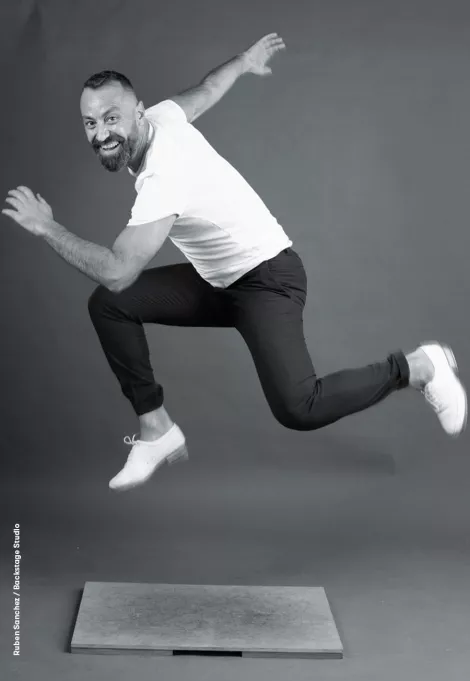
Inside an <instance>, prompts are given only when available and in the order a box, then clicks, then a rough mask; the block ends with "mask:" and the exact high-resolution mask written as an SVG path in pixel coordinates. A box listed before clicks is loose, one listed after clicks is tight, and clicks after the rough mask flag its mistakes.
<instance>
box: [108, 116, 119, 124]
mask: <svg viewBox="0 0 470 681" xmlns="http://www.w3.org/2000/svg"><path fill="white" fill-rule="evenodd" d="M108 121H111V123H114V122H115V121H117V116H109V118H108Z"/></svg>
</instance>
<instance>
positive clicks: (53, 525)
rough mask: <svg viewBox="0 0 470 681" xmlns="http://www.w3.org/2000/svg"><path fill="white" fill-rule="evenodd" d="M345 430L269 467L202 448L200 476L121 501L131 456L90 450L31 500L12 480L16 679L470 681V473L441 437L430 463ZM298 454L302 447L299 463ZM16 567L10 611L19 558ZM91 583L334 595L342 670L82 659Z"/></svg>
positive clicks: (159, 482) (266, 662)
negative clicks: (119, 466) (313, 589)
mask: <svg viewBox="0 0 470 681" xmlns="http://www.w3.org/2000/svg"><path fill="white" fill-rule="evenodd" d="M359 418H360V419H362V418H363V417H359ZM427 423H428V425H429V422H428V421H427ZM356 424H357V425H360V421H358V422H356ZM347 431H348V428H343V429H342V426H338V427H337V428H336V429H335V430H331V429H330V431H329V432H327V431H324V432H323V433H317V434H316V436H315V437H316V440H315V442H316V451H315V454H314V455H311V456H310V457H309V456H308V452H307V450H306V447H305V444H306V442H307V440H306V439H305V435H304V434H298V435H297V436H295V435H292V434H289V433H288V432H287V431H286V433H285V434H284V433H283V431H281V432H280V434H279V436H278V437H277V438H273V439H272V441H271V442H270V443H269V444H270V451H266V452H265V453H262V454H258V455H257V456H256V457H254V458H253V457H251V456H250V455H249V453H248V452H247V451H246V450H245V451H243V449H242V443H243V441H244V437H245V436H240V438H239V441H238V442H237V439H235V440H234V441H233V442H232V443H231V445H229V443H225V444H226V446H225V448H222V446H216V447H215V448H214V453H205V452H204V450H203V449H202V448H201V449H200V450H199V451H198V447H197V446H195V447H194V448H193V456H192V457H191V459H190V461H189V462H188V463H185V464H182V465H181V466H175V467H173V468H171V469H170V468H166V469H163V470H162V471H161V472H160V473H159V474H158V475H157V476H156V477H155V478H154V479H153V480H152V481H151V482H150V483H148V484H147V485H146V486H145V487H143V488H141V489H140V490H134V491H133V492H128V493H126V494H121V495H116V494H114V493H112V492H110V491H109V490H108V489H107V479H108V477H111V475H112V474H113V473H114V469H113V465H114V467H115V461H116V460H117V458H116V457H114V461H113V458H112V457H111V456H110V455H109V456H108V455H106V456H103V457H102V459H101V460H100V459H99V458H97V459H96V461H95V465H94V466H92V457H91V454H92V453H91V452H89V455H87V456H85V458H84V460H83V462H82V464H81V465H80V466H79V465H78V463H77V462H76V463H75V464H72V465H70V466H68V467H65V466H61V465H58V466H57V467H55V468H54V467H52V468H51V469H50V470H45V469H42V468H41V464H40V462H38V464H37V467H36V470H34V471H32V473H31V472H30V474H29V475H23V476H21V480H20V481H19V482H18V483H17V485H16V488H13V487H12V486H11V484H10V485H8V486H7V485H5V478H4V479H3V482H2V487H3V489H2V498H3V499H8V503H9V506H8V509H9V512H8V513H7V514H2V524H3V527H2V536H3V537H4V538H5V537H6V541H8V535H9V533H10V534H11V528H12V525H13V524H14V522H19V523H20V525H21V553H22V562H21V587H22V588H21V656H20V657H19V658H14V657H12V654H11V646H9V640H8V639H9V636H8V635H7V636H6V637H5V636H3V637H2V644H1V646H2V651H3V653H2V658H3V662H2V668H4V667H5V666H6V667H7V668H8V674H7V675H6V676H5V677H4V678H14V679H18V680H21V681H26V680H29V679H32V678H35V679H46V678H47V679H59V678H60V679H61V680H63V681H78V680H81V679H83V678H87V679H97V680H98V679H99V680H100V681H107V680H108V679H109V680H111V679H112V681H120V680H121V679H122V680H123V681H124V680H125V679H126V680H127V679H129V678H133V679H136V680H137V679H138V680H139V681H150V680H153V679H155V678H162V679H165V681H167V680H169V681H171V680H172V679H175V681H176V680H177V681H185V680H186V679H188V680H189V679H191V681H197V680H199V679H201V680H202V679H204V681H207V680H211V679H214V681H215V680H217V681H220V680H221V679H240V678H256V679H260V680H262V679H269V680H270V681H277V680H278V679H279V681H281V680H284V679H285V678H287V677H289V678H290V679H296V680H297V679H298V680H301V679H302V680H303V679H312V678H318V679H325V680H329V679H335V680H338V681H339V680H346V679H348V681H352V680H357V681H359V680H361V681H365V680H368V679H370V680H371V681H372V680H374V681H376V680H377V679H380V680H381V681H389V680H390V681H392V679H393V681H395V680H396V679H397V678H402V679H410V680H411V679H413V681H420V680H421V679H423V680H424V679H426V680H427V681H442V679H444V678H445V679H446V680H447V681H463V680H464V679H465V678H467V676H468V669H469V666H470V647H469V643H468V641H469V638H468V632H469V630H470V590H469V588H468V584H469V582H468V579H469V574H470V540H469V533H468V511H469V508H468V506H469V502H468V492H467V480H468V474H469V472H470V471H469V462H468V459H467V458H466V457H464V456H462V449H461V448H460V447H457V449H456V447H455V445H454V447H453V450H452V451H451V449H449V445H448V443H447V440H445V439H444V436H442V437H440V433H439V431H437V428H436V438H440V443H441V445H442V451H440V452H439V451H437V448H436V450H435V451H433V452H429V453H428V454H427V456H428V458H427V459H425V457H424V452H423V453H419V452H416V450H414V449H413V447H412V439H411V438H410V439H409V451H406V448H405V449H403V448H402V450H401V451H400V452H398V451H396V453H395V456H394V455H393V451H394V445H393V438H392V440H391V444H389V445H388V446H387V447H385V446H384V445H382V446H380V445H379V444H378V443H377V442H376V441H373V440H370V441H368V440H367V439H365V438H363V440H362V444H361V446H360V447H359V446H358V444H357V441H356V444H354V446H353V445H352V444H350V446H349V447H348V446H347V442H346V440H345V439H344V436H345V434H346V432H347ZM341 435H342V436H343V437H342V436H341ZM401 438H402V442H403V434H401ZM289 441H290V442H291V444H292V442H296V443H297V445H298V447H297V453H295V452H294V451H292V452H290V454H289V456H287V455H286V451H287V450H286V446H287V443H288V442H289ZM404 441H405V442H406V438H405V439H404ZM213 444H214V445H221V442H217V440H216V441H215V442H213ZM335 445H336V448H337V449H336V450H334V449H333V447H334V446H335ZM446 447H447V448H448V449H449V450H448V451H446ZM237 448H239V449H238V455H237V451H236V450H237ZM215 451H217V452H218V454H217V456H216V454H215ZM123 454H124V450H123V451H122V452H121V451H120V453H119V455H120V457H121V458H122V456H123ZM108 474H109V475H108ZM6 520H9V521H10V527H7V526H6V522H5V521H6ZM11 536H12V535H11ZM4 541H5V540H4ZM1 556H2V574H4V575H5V577H6V579H5V578H4V579H3V580H2V585H3V586H2V589H3V591H4V596H5V597H6V601H8V600H9V601H10V605H11V608H10V610H12V605H13V602H12V595H11V593H8V588H6V589H5V585H6V584H8V579H11V578H10V577H9V574H11V554H10V556H9V555H8V551H4V550H2V552H1ZM86 581H122V582H126V581H128V582H149V583H175V584H177V583H180V584H239V585H277V586H292V585H302V586H323V587H324V588H325V589H326V592H327V595H328V598H329V601H330V604H331V608H332V611H333V614H334V617H335V620H336V624H337V627H338V630H339V633H340V636H341V639H342V642H343V645H344V658H343V659H342V660H292V659H290V660H279V659H258V660H249V659H242V658H233V657H226V658H224V657H194V656H188V657H168V658H163V657H147V656H140V655H126V654H122V655H81V654H80V655H76V654H71V653H70V652H69V644H70V638H71V634H72V632H73V626H74V621H75V617H76V614H77V608H78V604H79V601H80V590H81V589H82V588H83V585H84V583H85V582H86ZM3 612H4V613H5V612H7V613H8V603H7V608H6V609H5V607H4V608H3ZM3 619H4V623H5V618H3ZM6 619H7V624H8V617H7V618H6Z"/></svg>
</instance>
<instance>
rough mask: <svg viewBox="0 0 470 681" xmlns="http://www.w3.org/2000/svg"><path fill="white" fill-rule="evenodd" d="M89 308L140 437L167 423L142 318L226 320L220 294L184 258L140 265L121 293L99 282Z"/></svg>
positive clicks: (191, 322) (195, 322)
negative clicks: (172, 262) (174, 262)
mask: <svg viewBox="0 0 470 681" xmlns="http://www.w3.org/2000/svg"><path fill="white" fill-rule="evenodd" d="M88 309H89V312H90V316H91V320H92V322H93V325H94V327H95V330H96V332H97V334H98V337H99V340H100V343H101V346H102V348H103V350H104V353H105V356H106V358H107V360H108V363H109V365H110V367H111V369H112V371H113V372H114V374H115V376H116V378H117V380H118V381H119V383H120V386H121V389H122V392H123V393H124V395H125V396H126V397H127V398H128V400H129V401H130V402H131V404H132V406H133V408H134V411H135V412H136V414H137V415H138V416H139V419H140V422H141V439H154V438H155V437H157V436H158V434H162V433H161V432H160V433H159V432H158V431H159V430H160V431H162V430H163V432H165V431H166V430H168V428H169V427H170V426H171V421H169V418H168V416H167V415H166V412H165V411H164V409H163V406H162V405H163V388H162V386H161V385H160V384H158V383H157V382H156V381H155V379H154V375H153V371H152V367H151V364H150V357H149V348H148V344H147V339H146V336H145V332H144V328H143V324H145V323H157V324H165V325H172V326H226V325H228V323H227V321H226V320H225V318H224V312H223V308H222V305H221V300H220V297H219V296H218V293H217V291H215V290H214V289H213V288H212V287H211V286H210V285H209V284H207V282H205V281H204V280H203V279H202V278H201V277H200V276H199V275H198V274H197V272H196V271H195V270H194V268H193V267H192V266H191V265H189V264H181V265H170V266H167V267H159V268H153V269H148V270H144V272H142V274H141V276H140V277H139V279H138V280H137V281H136V282H135V283H134V284H133V285H132V286H130V287H129V288H127V289H125V290H124V291H122V292H120V293H112V292H111V291H109V290H108V289H106V288H104V287H102V286H98V288H96V289H95V291H94V292H93V293H92V295H91V297H90V299H89V302H88Z"/></svg>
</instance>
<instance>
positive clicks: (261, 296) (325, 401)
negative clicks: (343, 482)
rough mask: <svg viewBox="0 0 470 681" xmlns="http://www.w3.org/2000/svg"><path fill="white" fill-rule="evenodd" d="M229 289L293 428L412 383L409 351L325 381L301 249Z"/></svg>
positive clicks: (355, 408)
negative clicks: (315, 358) (309, 327)
mask: <svg viewBox="0 0 470 681" xmlns="http://www.w3.org/2000/svg"><path fill="white" fill-rule="evenodd" d="M228 292H230V295H231V297H232V300H233V304H234V306H235V310H236V321H235V325H236V327H237V328H238V330H239V331H240V333H241V334H242V336H243V338H244V340H245V341H246V343H247V345H248V347H249V349H250V352H251V354H252V357H253V360H254V362H255V366H256V369H257V372H258V375H259V378H260V381H261V385H262V388H263V391H264V393H265V395H266V398H267V400H268V403H269V406H270V408H271V410H272V412H273V414H274V416H275V417H276V419H277V420H278V421H279V422H280V423H282V424H283V425H285V426H286V427H288V428H293V429H296V430H314V429H317V428H321V427H324V426H327V425H329V424H331V423H334V422H335V421H338V420H339V419H341V418H343V417H344V416H347V415H349V414H354V413H356V412H359V411H362V410H364V409H367V408H368V407H371V406H372V405H375V404H377V403H378V402H380V401H381V400H383V399H384V398H385V397H386V396H387V395H389V394H390V393H392V392H393V391H395V390H398V389H400V388H404V387H406V386H407V385H408V382H409V375H410V374H409V366H408V362H407V360H406V358H405V355H404V354H403V353H402V352H397V353H394V354H391V355H390V356H389V357H388V358H387V359H386V360H385V361H382V362H376V363H374V364H369V365H367V366H364V367H361V368H358V369H346V370H343V371H338V372H336V373H332V374H330V375H328V376H325V377H323V378H317V376H316V373H315V369H314V367H313V365H312V361H311V358H310V355H309V353H308V350H307V347H306V344H305V338H304V333H303V318H302V316H303V307H304V304H305V299H306V277H305V271H304V269H303V266H302V263H301V260H300V258H299V257H298V256H297V254H296V253H295V252H293V251H288V252H287V253H285V252H283V253H282V254H280V255H279V256H277V257H276V258H273V259H272V260H270V261H268V262H267V263H263V264H262V265H260V267H258V268H256V270H253V272H251V273H249V274H248V275H246V276H245V277H243V278H242V279H241V280H240V281H239V282H236V284H235V285H233V286H232V287H230V289H229V290H228Z"/></svg>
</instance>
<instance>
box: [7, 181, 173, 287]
mask: <svg viewBox="0 0 470 681" xmlns="http://www.w3.org/2000/svg"><path fill="white" fill-rule="evenodd" d="M6 201H7V203H9V204H10V205H11V206H12V208H8V209H3V210H2V213H3V214H4V215H8V217H11V218H12V219H13V220H14V221H15V222H17V223H18V224H19V225H21V227H23V228H24V229H26V230H27V231H28V232H30V233H31V234H34V235H35V236H41V237H42V238H43V239H44V240H45V241H46V242H47V243H48V244H49V246H51V247H52V248H53V249H54V250H55V251H56V253H58V254H59V255H60V256H61V258H63V259H64V260H65V261H66V262H68V263H69V264H70V265H72V266H73V267H75V268H76V269H78V270H79V271H80V272H82V273H83V274H85V275H86V276H87V277H89V278H90V279H93V281H96V282H97V283H98V284H101V285H102V286H105V287H106V288H107V289H109V290H110V291H113V292H115V293H118V292H119V291H122V290H124V289H125V288H127V287H128V286H130V285H131V284H132V283H133V282H134V281H135V280H136V279H137V278H138V277H139V275H140V273H141V272H142V270H143V269H144V268H145V267H146V265H147V264H148V263H149V262H150V260H151V259H152V258H153V257H154V256H155V255H156V253H157V252H158V250H159V249H160V247H161V246H162V244H163V242H164V241H165V239H166V237H167V236H168V233H169V231H170V229H171V227H172V225H173V222H174V220H175V218H176V215H170V216H168V217H166V218H162V219H161V220H155V221H154V222H148V223H146V224H144V225H138V226H133V225H128V226H127V227H126V228H125V229H124V230H123V231H122V232H121V233H120V234H119V236H118V237H117V239H116V241H115V242H114V244H113V246H112V248H106V247H105V246H100V245H98V244H95V243H92V242H91V241H85V240H84V239H81V238H80V237H78V236H76V235H75V234H72V232H69V231H68V230H67V229H65V227H62V225H59V224H58V223H57V222H55V220H54V218H53V215H52V209H51V207H50V206H49V204H48V203H47V202H46V201H45V200H44V199H43V198H42V197H41V196H40V195H39V194H37V195H36V196H35V195H34V194H33V192H32V191H31V189H29V188H28V187H23V186H21V187H18V188H17V189H13V190H11V191H10V192H9V195H8V197H7V199H6Z"/></svg>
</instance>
